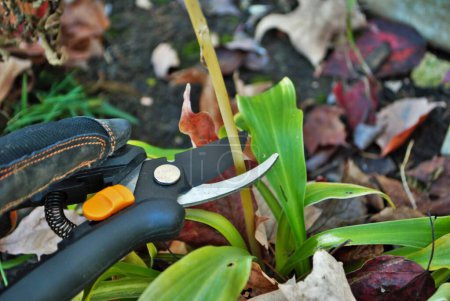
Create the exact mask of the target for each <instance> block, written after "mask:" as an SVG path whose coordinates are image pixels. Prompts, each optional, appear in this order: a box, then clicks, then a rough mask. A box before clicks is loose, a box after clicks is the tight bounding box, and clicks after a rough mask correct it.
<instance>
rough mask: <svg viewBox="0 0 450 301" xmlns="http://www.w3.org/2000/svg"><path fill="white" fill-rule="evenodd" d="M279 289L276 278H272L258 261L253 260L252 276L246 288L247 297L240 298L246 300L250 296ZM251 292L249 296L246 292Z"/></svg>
mask: <svg viewBox="0 0 450 301" xmlns="http://www.w3.org/2000/svg"><path fill="white" fill-rule="evenodd" d="M276 289H277V282H276V281H275V279H273V278H270V277H269V276H267V275H266V273H264V272H263V270H261V267H260V266H259V264H257V263H256V262H252V270H251V272H250V278H249V279H248V281H247V284H246V285H245V288H244V290H243V291H244V295H245V297H242V296H241V298H240V300H246V299H248V297H249V296H259V295H262V294H266V293H268V292H272V291H274V290H276ZM246 291H247V292H249V293H248V296H247V294H246V293H245V292H246Z"/></svg>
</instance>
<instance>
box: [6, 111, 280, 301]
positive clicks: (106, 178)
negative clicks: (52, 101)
mask: <svg viewBox="0 0 450 301" xmlns="http://www.w3.org/2000/svg"><path fill="white" fill-rule="evenodd" d="M85 119H86V120H81V119H77V123H80V122H82V123H87V124H88V125H87V127H88V128H89V133H83V135H82V137H93V136H96V134H98V135H97V136H98V137H100V136H103V137H106V138H107V140H108V141H109V142H111V137H112V138H114V139H115V141H114V142H115V144H116V145H111V146H110V151H109V156H107V157H105V159H104V160H102V162H101V163H100V164H99V165H96V166H95V165H89V166H87V167H84V168H81V169H79V170H78V171H77V172H75V173H73V174H71V175H69V176H66V177H61V179H60V180H59V181H53V182H52V183H51V185H48V186H43V187H45V188H44V189H36V190H37V193H35V194H34V195H33V196H32V197H30V198H27V199H26V200H25V201H23V202H20V206H18V207H36V206H45V213H46V219H47V221H48V223H49V226H50V227H51V228H52V229H53V230H54V231H55V233H57V234H58V235H59V236H61V237H63V238H64V239H63V240H62V241H61V242H60V243H59V245H58V251H57V252H56V253H55V254H52V255H50V256H48V257H47V258H44V259H43V260H42V261H41V262H40V263H39V264H37V266H36V267H35V268H34V269H32V270H31V271H30V272H28V273H27V274H26V276H25V277H23V278H21V279H19V280H18V281H17V282H15V283H13V284H12V285H11V286H10V287H8V288H7V289H6V290H5V291H4V292H3V293H2V294H1V295H0V300H69V299H71V298H72V297H74V296H75V295H76V294H78V293H79V292H80V291H81V290H82V289H83V288H85V287H86V286H88V285H89V284H91V283H92V282H93V281H95V279H96V278H97V277H99V276H100V275H101V274H102V273H103V272H104V271H105V270H106V269H108V268H109V267H110V266H111V265H113V264H114V263H115V262H117V261H118V260H120V259H121V258H122V257H124V256H125V255H127V254H128V253H129V252H131V251H132V250H133V249H135V248H136V247H137V246H139V245H142V244H145V243H147V242H155V241H164V240H169V239H173V238H175V237H177V235H178V234H179V232H180V230H181V228H182V226H183V221H184V217H185V211H184V207H189V206H193V205H198V204H202V203H205V202H208V201H211V200H214V199H217V198H220V197H223V196H225V195H228V194H230V193H233V192H236V191H238V190H239V189H241V188H243V187H247V186H249V185H251V184H252V183H253V182H255V181H256V180H258V179H259V178H260V177H262V176H263V175H264V174H265V173H266V172H267V171H268V170H269V169H270V167H271V166H272V165H273V164H274V163H275V162H276V160H277V157H278V155H277V154H273V155H271V156H268V158H267V159H266V161H264V162H263V163H261V164H260V165H258V166H257V167H255V168H254V169H252V170H250V171H248V172H246V173H244V174H241V175H238V176H235V177H233V178H230V179H221V180H220V181H218V182H214V183H208V182H210V181H211V180H213V179H216V180H217V178H218V177H220V176H221V174H222V173H223V172H224V171H225V170H227V169H228V168H229V167H231V166H232V165H233V158H232V153H231V151H230V145H229V142H228V140H227V139H226V138H225V139H222V140H218V141H215V142H213V143H210V144H207V145H205V146H203V147H199V148H194V149H190V150H188V151H185V152H182V153H179V154H177V155H176V156H175V159H174V160H173V161H168V160H167V159H166V158H158V159H147V157H146V154H145V151H144V150H143V149H142V148H140V147H137V146H132V145H124V143H118V141H119V140H122V142H123V141H126V140H127V139H128V136H129V129H128V130H126V131H128V133H125V134H123V129H124V128H123V127H122V128H119V127H118V126H117V124H115V126H114V124H111V123H108V122H106V123H105V122H101V121H98V120H94V119H88V118H85ZM92 122H96V123H98V124H100V125H101V126H102V127H101V128H96V126H97V125H95V124H94V123H92ZM69 125H70V123H68V124H66V125H65V126H66V127H67V126H69ZM105 125H106V128H105ZM53 127H58V125H55V124H54V125H53ZM78 128H79V125H78V127H77V129H78ZM92 128H94V130H93V129H92ZM102 128H103V129H106V131H105V130H102ZM108 128H109V130H108ZM44 129H45V128H44ZM120 129H121V130H122V132H121V131H120ZM41 130H42V129H41ZM46 130H49V128H46ZM69 132H70V131H69ZM105 132H106V133H105ZM117 132H121V133H122V136H121V137H119V139H118V136H117V135H116V136H114V135H115V133H116V134H117ZM93 133H94V134H93ZM34 134H36V132H34ZM60 134H61V133H60ZM78 134H79V133H78ZM67 135H68V136H69V138H68V139H69V140H68V141H69V142H70V141H74V139H75V140H76V139H81V138H79V137H75V138H74V137H73V134H72V135H70V133H69V134H67ZM111 135H113V136H111ZM65 138H67V137H65ZM106 138H105V139H106ZM240 138H241V143H242V142H245V140H246V137H245V136H242V137H240ZM0 139H3V137H2V138H0ZM83 139H84V138H83ZM90 139H91V138H90ZM114 139H113V140H114ZM63 140H64V139H63ZM63 140H61V139H60V140H59V141H63ZM94 140H95V139H94ZM64 141H67V139H65V140H64ZM6 142H8V141H7V140H6ZM10 142H11V143H12V140H11V141H10ZM58 143H62V142H58ZM64 143H66V146H65V147H64V149H66V148H67V142H64ZM243 144H245V143H243ZM72 145H74V144H72ZM48 149H49V148H48V147H46V148H43V149H39V150H38V153H39V152H47V153H48V152H49V151H48ZM60 149H62V148H60ZM98 151H100V148H99V150H98ZM103 151H105V150H104V149H103ZM54 153H55V156H57V155H59V153H58V152H57V151H54ZM77 155H78V153H74V154H73V160H81V159H79V158H77V159H75V157H76V156H77ZM86 156H89V154H87V155H86ZM30 157H32V158H35V157H36V149H34V151H33V152H32V153H31V154H30V155H29V156H28V157H26V158H25V159H24V158H22V157H21V159H20V160H22V161H23V160H25V161H27V162H30ZM41 157H44V156H43V155H42V156H41ZM39 158H40V157H39ZM54 159H55V158H52V160H54ZM85 159H86V158H84V159H83V160H85ZM45 160H47V158H46V159H45ZM16 161H17V160H16ZM36 161H37V160H36ZM52 162H53V161H52ZM1 163H2V162H0V178H1V177H2V164H1ZM19 163H20V162H19ZM41 163H42V162H41V161H37V163H36V164H41ZM50 163H51V162H50ZM16 164H17V163H16ZM19 166H22V165H19ZM77 166H79V165H77ZM4 170H7V169H4ZM34 174H35V173H34ZM3 176H4V174H3ZM1 185H2V184H1V182H0V191H1V189H2V188H3V187H2V186H1ZM92 193H97V194H96V195H95V196H94V197H91V198H90V199H88V200H87V201H85V200H86V197H87V195H88V194H92ZM82 202H84V204H83V214H84V215H85V217H86V218H87V219H88V220H87V221H86V222H84V223H82V224H81V225H79V226H75V225H74V224H72V223H71V222H70V221H69V220H68V219H67V218H66V217H65V216H64V211H63V208H64V207H65V206H66V205H68V204H73V203H82ZM16 208H17V207H16Z"/></svg>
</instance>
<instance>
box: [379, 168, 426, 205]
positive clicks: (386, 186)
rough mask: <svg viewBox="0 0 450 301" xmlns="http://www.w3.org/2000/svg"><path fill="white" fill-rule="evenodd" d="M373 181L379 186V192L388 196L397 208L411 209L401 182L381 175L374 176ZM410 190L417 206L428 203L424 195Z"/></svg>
mask: <svg viewBox="0 0 450 301" xmlns="http://www.w3.org/2000/svg"><path fill="white" fill-rule="evenodd" d="M375 179H376V180H377V182H378V183H379V184H380V188H381V190H382V191H383V192H384V193H386V194H387V195H389V196H390V197H391V199H392V201H393V202H394V204H395V206H397V207H411V202H410V200H409V198H408V195H407V194H406V192H405V189H404V188H403V185H402V182H400V181H399V180H396V179H392V178H388V177H386V176H382V175H375ZM410 188H411V192H412V194H413V196H414V199H415V200H416V203H417V206H418V207H420V206H421V205H422V203H425V202H427V201H428V199H427V198H426V196H425V195H423V194H421V193H420V192H418V191H416V190H415V189H413V188H412V187H410Z"/></svg>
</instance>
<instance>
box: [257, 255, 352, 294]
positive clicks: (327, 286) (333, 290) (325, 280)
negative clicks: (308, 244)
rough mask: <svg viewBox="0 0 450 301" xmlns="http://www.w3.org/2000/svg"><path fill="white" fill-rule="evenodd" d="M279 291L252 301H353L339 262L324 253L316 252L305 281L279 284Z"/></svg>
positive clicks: (291, 280) (293, 280)
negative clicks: (311, 267)
mask: <svg viewBox="0 0 450 301" xmlns="http://www.w3.org/2000/svg"><path fill="white" fill-rule="evenodd" d="M278 287H279V290H277V291H274V292H271V293H268V294H264V295H260V296H258V297H256V298H252V299H250V300H253V301H274V300H280V301H286V300H287V301H298V300H302V301H318V300H327V301H350V300H351V301H353V300H355V298H354V297H353V294H352V291H351V290H350V285H349V284H348V281H347V278H346V277H345V272H344V269H343V267H342V263H341V262H337V261H336V259H334V258H333V256H331V255H330V254H328V253H327V252H326V251H322V250H320V251H317V252H316V253H315V254H314V257H313V270H312V272H311V273H310V274H309V275H308V276H307V277H306V278H305V281H300V282H298V283H296V282H295V278H293V279H290V280H289V281H288V282H287V283H284V284H279V285H278Z"/></svg>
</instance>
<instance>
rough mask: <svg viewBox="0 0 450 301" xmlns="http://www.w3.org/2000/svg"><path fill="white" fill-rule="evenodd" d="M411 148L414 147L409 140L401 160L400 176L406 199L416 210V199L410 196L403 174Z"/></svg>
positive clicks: (412, 142)
mask: <svg viewBox="0 0 450 301" xmlns="http://www.w3.org/2000/svg"><path fill="white" fill-rule="evenodd" d="M413 146H414V141H413V140H411V141H410V142H409V144H408V147H407V148H406V154H405V158H403V162H402V164H401V165H400V176H401V177H402V184H403V189H404V190H405V192H406V195H407V196H408V199H409V201H410V203H411V206H412V208H413V209H417V203H416V199H415V198H414V195H413V194H412V192H411V189H409V185H408V182H407V181H406V174H405V168H406V165H407V164H408V160H409V156H410V155H411V150H412V148H413Z"/></svg>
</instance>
